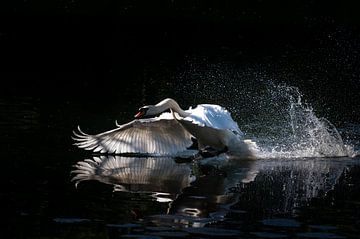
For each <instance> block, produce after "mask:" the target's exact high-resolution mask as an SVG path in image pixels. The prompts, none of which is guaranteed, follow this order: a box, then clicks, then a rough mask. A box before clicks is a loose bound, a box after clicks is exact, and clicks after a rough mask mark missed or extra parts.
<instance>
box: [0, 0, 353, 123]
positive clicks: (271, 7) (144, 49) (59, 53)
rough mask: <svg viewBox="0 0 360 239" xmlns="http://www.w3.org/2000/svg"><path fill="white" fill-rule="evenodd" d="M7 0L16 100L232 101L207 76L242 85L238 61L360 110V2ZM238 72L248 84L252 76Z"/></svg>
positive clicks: (8, 54) (328, 109) (348, 114)
mask: <svg viewBox="0 0 360 239" xmlns="http://www.w3.org/2000/svg"><path fill="white" fill-rule="evenodd" d="M0 9H1V10H0V12H1V14H0V61H1V64H0V79H1V84H2V85H1V87H0V93H1V95H2V96H3V98H7V99H8V101H11V100H12V99H13V98H12V97H17V96H21V97H25V96H30V97H31V98H32V99H34V100H35V101H39V102H41V104H42V105H51V104H54V105H56V104H57V105H59V104H66V103H69V102H70V103H71V102H73V101H76V102H78V101H80V102H81V104H85V105H86V104H88V106H89V107H90V106H91V105H94V107H101V106H105V105H109V104H111V103H110V102H112V103H114V104H120V103H122V104H124V103H126V102H128V101H130V102H131V103H129V105H136V107H137V106H139V105H142V104H145V103H147V104H150V103H155V102H157V101H158V100H161V99H162V98H164V97H174V98H176V99H178V100H179V102H180V103H181V105H184V107H185V106H186V105H189V104H198V103H203V102H212V101H213V102H212V103H218V104H225V106H227V105H226V104H227V101H224V100H221V99H220V98H219V97H214V92H211V91H212V90H213V89H212V88H211V89H210V90H209V89H208V88H209V87H208V88H207V90H206V92H204V91H205V90H204V89H202V86H205V85H207V84H208V82H209V81H211V79H210V76H211V77H213V78H214V75H215V78H217V80H218V81H219V82H221V83H222V84H224V85H225V88H228V89H229V88H234V86H233V85H230V84H228V85H227V79H226V77H223V75H224V72H225V73H226V72H230V71H234V70H235V71H236V74H238V73H239V74H240V75H242V74H253V75H252V78H253V79H255V78H259V77H263V78H268V79H270V80H271V81H274V82H275V83H276V84H277V83H286V84H288V85H291V86H297V87H299V89H300V91H301V92H302V93H303V94H305V98H306V100H307V101H308V102H310V103H311V104H312V105H313V106H314V107H315V109H316V110H317V112H320V115H322V116H325V117H328V118H329V119H330V120H331V121H332V122H335V123H342V122H344V121H349V122H357V121H358V119H359V118H360V116H359V111H358V108H359V102H360V96H359V95H360V94H359V90H360V86H359V85H360V84H359V77H360V54H359V51H360V30H359V26H360V25H359V24H360V16H359V14H358V9H359V8H358V7H357V4H356V1H338V2H336V3H335V2H332V1H331V2H329V1H310V0H308V1H291V2H288V1H262V0H259V1H176V0H173V1H170V0H169V1H155V2H154V1H110V0H109V1H77V0H74V1H32V0H26V1H4V2H2V3H1V5H0ZM214 68H216V69H215V70H214ZM229 69H230V70H229ZM219 70H220V71H221V73H220V76H219V75H216V74H215V73H217V72H218V71H219ZM214 71H215V73H214ZM209 72H210V73H209ZM244 72H247V73H244ZM249 72H250V73H249ZM251 72H252V73H251ZM199 74H200V75H201V76H200V77H199ZM208 78H209V79H208ZM237 81H238V82H239V85H238V86H235V87H238V88H241V87H242V85H241V81H245V80H244V79H242V78H241V77H240V78H239V79H237ZM246 81H251V77H250V80H249V79H246ZM254 82H255V81H254ZM254 84H256V83H254ZM183 85H186V86H187V87H182V86H183ZM192 85H197V88H196V90H195V89H191V86H192ZM189 86H190V87H189ZM179 89H182V91H183V93H187V96H184V97H182V96H181V95H182V92H181V90H179ZM199 91H201V92H202V93H204V94H203V96H202V97H197V95H198V92H199ZM189 92H190V96H189ZM220 93H222V92H220ZM225 93H226V92H224V94H225ZM204 95H205V96H204ZM218 95H219V94H218ZM196 97H197V99H196V100H195V98H196ZM232 97H233V96H232ZM190 98H192V99H190ZM228 98H231V97H228ZM55 107H56V106H54V108H55ZM104 110H106V108H105V109H104ZM131 110H132V111H131V114H133V111H135V110H136V109H131ZM118 111H120V110H118ZM128 116H130V113H129V114H128V115H127V117H128Z"/></svg>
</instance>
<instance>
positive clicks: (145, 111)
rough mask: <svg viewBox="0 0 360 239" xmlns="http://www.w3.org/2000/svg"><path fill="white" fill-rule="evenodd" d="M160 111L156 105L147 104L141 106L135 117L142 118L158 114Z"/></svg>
mask: <svg viewBox="0 0 360 239" xmlns="http://www.w3.org/2000/svg"><path fill="white" fill-rule="evenodd" d="M158 113H159V112H158V110H157V108H156V107H155V106H154V105H147V106H143V107H141V108H140V109H139V111H138V112H137V113H136V115H135V116H134V117H135V119H140V118H143V117H145V116H152V115H156V114H158Z"/></svg>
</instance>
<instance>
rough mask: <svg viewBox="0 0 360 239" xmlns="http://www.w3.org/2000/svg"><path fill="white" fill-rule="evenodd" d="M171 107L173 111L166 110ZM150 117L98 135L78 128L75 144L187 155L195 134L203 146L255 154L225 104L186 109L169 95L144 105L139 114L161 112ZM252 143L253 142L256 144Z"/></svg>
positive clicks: (102, 150)
mask: <svg viewBox="0 0 360 239" xmlns="http://www.w3.org/2000/svg"><path fill="white" fill-rule="evenodd" d="M168 109H170V110H171V111H172V113H168V112H164V111H166V110H168ZM158 114H160V116H158V117H154V118H149V119H135V120H133V121H131V122H129V123H127V124H123V125H117V126H118V127H117V128H115V129H113V130H110V131H107V132H104V133H100V134H96V135H89V134H85V133H83V132H82V131H81V130H80V128H78V130H79V133H76V132H74V135H75V137H73V139H74V140H75V141H77V142H76V143H75V145H77V146H78V147H80V148H84V149H86V150H91V151H93V152H99V153H109V154H126V153H134V154H146V155H154V156H155V155H156V156H159V155H168V156H170V155H171V156H174V155H179V154H180V155H183V154H188V153H189V151H188V148H189V147H190V146H191V145H192V143H193V142H192V140H191V138H192V137H194V138H196V139H197V141H198V144H199V148H203V147H206V146H210V147H212V148H214V149H217V150H222V149H224V148H227V149H229V151H230V152H232V153H234V154H237V155H239V156H242V157H252V155H253V154H252V152H251V150H250V149H249V147H248V145H249V141H246V140H245V141H244V140H243V139H242V137H243V133H242V132H241V131H240V129H239V127H238V125H237V123H236V122H235V121H234V120H233V119H232V118H231V115H230V113H229V112H228V111H227V110H226V109H224V108H223V107H221V106H218V105H211V104H201V105H198V106H197V107H196V108H194V109H191V108H190V109H188V110H186V111H184V110H182V109H181V108H180V107H179V105H178V104H177V103H176V101H174V100H172V99H165V100H163V101H161V102H160V103H158V104H157V105H149V106H144V107H142V108H140V109H139V113H138V114H137V115H136V116H135V117H139V116H144V115H148V116H150V115H158ZM252 144H253V143H251V144H250V145H252Z"/></svg>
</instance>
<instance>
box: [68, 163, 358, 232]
mask: <svg viewBox="0 0 360 239" xmlns="http://www.w3.org/2000/svg"><path fill="white" fill-rule="evenodd" d="M351 162H353V161H350V162H349V161H345V160H341V159H296V160H281V159H277V160H265V159H264V160H258V161H253V160H249V161H244V160H236V159H231V160H230V159H227V158H226V157H224V158H221V157H216V158H211V159H206V160H199V161H196V162H191V163H182V164H179V163H176V162H175V160H174V159H173V158H168V157H158V158H155V157H147V158H146V157H145V158H135V157H120V156H101V157H94V158H93V159H91V160H90V159H87V160H84V161H80V162H78V163H77V165H76V170H74V173H76V175H75V177H74V180H75V181H76V182H77V183H78V182H80V181H83V180H98V181H100V182H103V183H108V184H113V185H115V190H120V191H131V192H151V193H154V195H155V197H156V198H157V200H158V201H163V202H164V201H168V202H169V204H168V211H167V214H166V215H154V216H151V221H152V222H154V223H155V224H159V225H160V224H161V225H169V224H170V225H172V224H174V223H176V224H179V223H181V224H186V225H189V226H193V227H195V226H196V227H201V226H204V225H206V224H207V223H209V222H212V221H218V220H223V219H224V218H225V216H226V215H227V214H228V212H229V210H232V209H231V208H235V209H241V210H243V211H247V212H249V213H252V212H254V211H257V212H259V211H261V212H266V211H276V212H281V213H287V212H290V213H291V211H292V210H294V209H295V208H296V207H299V206H301V205H305V204H306V203H305V202H307V201H309V200H310V199H312V198H314V197H319V196H325V195H326V193H327V192H328V191H329V190H331V189H332V188H333V187H334V185H335V184H336V183H337V182H338V180H339V177H340V176H341V175H342V173H343V172H346V167H347V166H348V165H349V163H351ZM163 193H165V194H168V195H170V197H164V196H163ZM233 206H234V207H233Z"/></svg>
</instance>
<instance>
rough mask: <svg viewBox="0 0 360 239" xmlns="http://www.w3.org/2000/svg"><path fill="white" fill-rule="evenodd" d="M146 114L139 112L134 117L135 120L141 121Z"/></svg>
mask: <svg viewBox="0 0 360 239" xmlns="http://www.w3.org/2000/svg"><path fill="white" fill-rule="evenodd" d="M144 114H145V113H144V112H143V111H139V112H137V114H136V115H135V116H134V117H135V119H139V118H141V117H143V116H144Z"/></svg>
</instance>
